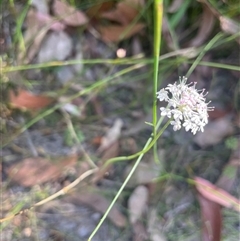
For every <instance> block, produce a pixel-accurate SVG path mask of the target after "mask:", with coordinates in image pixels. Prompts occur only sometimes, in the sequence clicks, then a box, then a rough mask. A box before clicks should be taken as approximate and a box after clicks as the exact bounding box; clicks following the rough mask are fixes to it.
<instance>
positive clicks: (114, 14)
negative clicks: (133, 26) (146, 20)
mask: <svg viewBox="0 0 240 241" xmlns="http://www.w3.org/2000/svg"><path fill="white" fill-rule="evenodd" d="M142 6H143V1H141V0H123V1H121V2H119V3H118V4H117V6H116V8H115V9H113V10H111V11H108V12H105V13H102V14H101V17H103V18H106V19H109V20H112V21H115V22H118V23H120V24H121V25H128V24H129V23H131V22H132V21H133V20H134V18H135V17H136V16H137V15H138V14H139V10H140V8H141V7H142Z"/></svg>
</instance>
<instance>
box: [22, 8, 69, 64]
mask: <svg viewBox="0 0 240 241" xmlns="http://www.w3.org/2000/svg"><path fill="white" fill-rule="evenodd" d="M26 24H27V30H26V32H25V33H24V42H25V45H26V46H27V47H28V51H27V56H25V54H26V53H25V52H24V51H21V53H20V55H19V56H18V60H19V61H23V60H24V58H25V57H27V59H25V63H29V62H30V61H31V60H32V59H33V58H34V56H35V55H36V53H37V52H38V49H39V47H40V45H41V43H42V40H43V39H44V37H45V35H46V33H47V32H48V30H49V29H52V30H54V31H62V30H63V29H64V27H65V26H64V25H63V24H62V23H60V22H58V21H56V20H54V19H53V18H52V17H50V16H49V15H47V14H43V13H41V12H37V11H36V10H34V9H30V10H29V11H28V14H27V17H26Z"/></svg>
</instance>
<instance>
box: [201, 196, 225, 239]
mask: <svg viewBox="0 0 240 241" xmlns="http://www.w3.org/2000/svg"><path fill="white" fill-rule="evenodd" d="M198 200H199V203H200V206H201V216H202V241H220V240H221V229H222V214H221V206H220V205H219V204H218V203H215V202H213V201H211V200H209V199H207V198H205V197H204V196H203V195H202V194H199V195H198Z"/></svg>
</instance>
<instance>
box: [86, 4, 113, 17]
mask: <svg viewBox="0 0 240 241" xmlns="http://www.w3.org/2000/svg"><path fill="white" fill-rule="evenodd" d="M114 5H115V2H114V1H107V2H100V3H94V5H93V6H92V7H90V8H89V9H88V10H87V12H86V13H87V15H88V16H89V18H91V19H92V18H99V17H100V16H101V14H102V13H103V12H106V11H109V10H111V9H112V8H113V7H114Z"/></svg>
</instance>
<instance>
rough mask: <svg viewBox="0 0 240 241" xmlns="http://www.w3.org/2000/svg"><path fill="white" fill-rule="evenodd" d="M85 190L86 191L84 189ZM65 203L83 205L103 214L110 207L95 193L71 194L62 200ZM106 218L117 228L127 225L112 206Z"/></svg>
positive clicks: (123, 217)
mask: <svg viewBox="0 0 240 241" xmlns="http://www.w3.org/2000/svg"><path fill="white" fill-rule="evenodd" d="M85 190H88V189H87V188H85ZM64 200H65V201H67V202H70V203H73V204H75V205H80V204H81V203H82V204H85V205H87V206H89V207H91V208H93V209H94V210H96V211H98V212H100V213H102V214H104V213H105V212H106V210H107V208H108V207H109V205H110V202H109V201H108V200H107V199H106V198H104V197H103V196H101V195H100V194H98V193H96V192H93V191H92V192H90V191H88V192H86V191H82V192H81V191H80V193H79V194H72V195H69V196H67V197H65V198H64ZM108 218H109V219H110V220H111V221H112V222H113V223H114V224H115V225H116V226H117V227H125V226H126V224H127V220H126V217H125V216H124V215H123V214H122V213H121V212H120V211H119V210H118V209H117V207H116V205H114V206H113V207H112V209H111V211H110V212H109V215H108Z"/></svg>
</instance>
